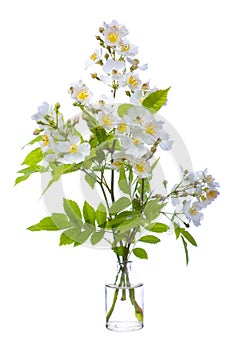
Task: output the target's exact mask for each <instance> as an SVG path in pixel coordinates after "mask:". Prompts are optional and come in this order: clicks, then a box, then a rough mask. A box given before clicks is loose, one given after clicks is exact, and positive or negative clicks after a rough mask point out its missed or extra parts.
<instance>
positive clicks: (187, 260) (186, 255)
mask: <svg viewBox="0 0 235 350" xmlns="http://www.w3.org/2000/svg"><path fill="white" fill-rule="evenodd" d="M180 237H181V239H182V242H183V245H184V252H185V257H186V265H188V263H189V256H188V245H187V242H186V241H185V239H184V237H183V236H180Z"/></svg>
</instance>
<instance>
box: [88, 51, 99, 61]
mask: <svg viewBox="0 0 235 350" xmlns="http://www.w3.org/2000/svg"><path fill="white" fill-rule="evenodd" d="M97 57H98V55H97V53H96V52H94V53H93V54H92V55H91V56H90V59H91V60H92V61H95V60H96V59H97Z"/></svg>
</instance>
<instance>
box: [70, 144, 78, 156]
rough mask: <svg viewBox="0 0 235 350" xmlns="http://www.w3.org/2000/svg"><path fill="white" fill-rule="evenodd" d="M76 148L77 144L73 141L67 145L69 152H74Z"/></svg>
mask: <svg viewBox="0 0 235 350" xmlns="http://www.w3.org/2000/svg"><path fill="white" fill-rule="evenodd" d="M77 150H78V146H77V145H76V144H75V143H72V144H71V145H69V149H68V152H69V153H72V154H74V153H76V152H77Z"/></svg>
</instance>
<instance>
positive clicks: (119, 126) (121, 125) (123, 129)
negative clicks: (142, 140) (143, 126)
mask: <svg viewBox="0 0 235 350" xmlns="http://www.w3.org/2000/svg"><path fill="white" fill-rule="evenodd" d="M117 129H118V131H119V132H125V131H126V129H127V125H126V123H121V124H119V125H118V128H117Z"/></svg>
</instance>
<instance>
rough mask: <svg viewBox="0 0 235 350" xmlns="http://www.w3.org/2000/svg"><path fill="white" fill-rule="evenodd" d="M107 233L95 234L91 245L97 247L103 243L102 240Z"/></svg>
mask: <svg viewBox="0 0 235 350" xmlns="http://www.w3.org/2000/svg"><path fill="white" fill-rule="evenodd" d="M104 233H105V231H103V230H102V231H99V232H94V233H93V234H92V236H91V244H92V245H96V244H97V243H99V242H100V241H101V239H102V238H103V237H104Z"/></svg>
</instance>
